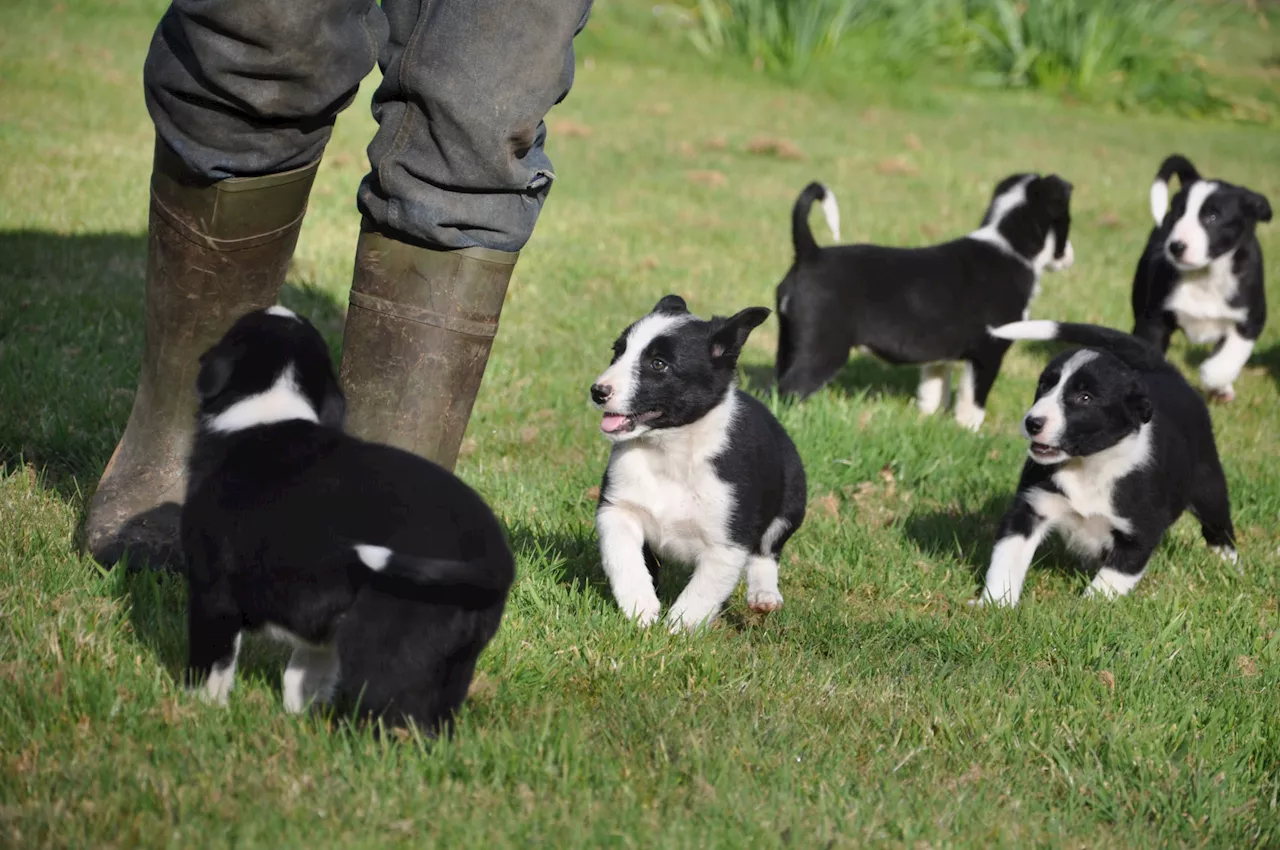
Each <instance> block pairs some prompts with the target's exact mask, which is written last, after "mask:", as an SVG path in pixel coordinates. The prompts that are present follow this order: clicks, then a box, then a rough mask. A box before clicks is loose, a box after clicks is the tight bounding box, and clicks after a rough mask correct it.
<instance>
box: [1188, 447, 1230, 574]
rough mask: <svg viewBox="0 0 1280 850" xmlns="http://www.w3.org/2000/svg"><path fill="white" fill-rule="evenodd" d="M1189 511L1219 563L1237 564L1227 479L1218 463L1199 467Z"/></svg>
mask: <svg viewBox="0 0 1280 850" xmlns="http://www.w3.org/2000/svg"><path fill="white" fill-rule="evenodd" d="M1191 512H1192V513H1193V514H1195V516H1196V519H1198V520H1200V533H1201V534H1202V535H1204V542H1205V543H1206V544H1207V545H1208V546H1209V549H1210V550H1212V551H1213V552H1215V553H1216V554H1217V555H1218V556H1219V557H1220V558H1222V560H1224V561H1228V562H1230V563H1232V564H1237V569H1239V567H1238V564H1239V560H1240V555H1239V553H1238V552H1237V551H1236V533H1235V526H1234V525H1232V522H1231V499H1230V498H1229V496H1228V495H1227V479H1226V476H1225V475H1224V474H1223V471H1222V465H1221V464H1220V463H1218V462H1216V461H1215V462H1213V463H1206V464H1203V465H1202V466H1201V468H1200V470H1199V473H1198V475H1197V476H1196V482H1195V487H1194V490H1193V492H1192V494H1191Z"/></svg>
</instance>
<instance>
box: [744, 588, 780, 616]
mask: <svg viewBox="0 0 1280 850" xmlns="http://www.w3.org/2000/svg"><path fill="white" fill-rule="evenodd" d="M747 607H748V608H750V609H751V610H752V611H755V612H757V613H759V614H768V613H769V612H771V611H777V610H778V609H779V608H781V607H782V594H781V593H779V592H778V591H776V590H757V591H755V592H753V593H748V594H747Z"/></svg>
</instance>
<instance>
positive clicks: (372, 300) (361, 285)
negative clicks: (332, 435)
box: [341, 228, 519, 470]
mask: <svg viewBox="0 0 1280 850" xmlns="http://www.w3.org/2000/svg"><path fill="white" fill-rule="evenodd" d="M518 256H519V255H518V254H514V253H507V252H505V251H494V250H490V249H488V248H461V249H456V250H434V249H431V248H423V247H419V246H415V245H408V244H405V243H403V242H398V241H396V240H394V239H391V238H388V237H386V236H383V235H381V234H378V233H374V232H371V231H370V230H368V229H367V228H366V229H365V230H364V231H363V232H362V233H361V234H360V242H359V244H358V245H357V246H356V264H355V273H354V275H353V279H352V284H351V304H350V309H349V310H348V312H347V324H346V330H345V332H344V334H343V342H342V378H341V380H342V387H343V390H344V391H345V392H346V394H347V428H348V430H350V431H351V433H353V434H355V435H356V436H358V437H361V438H363V439H366V440H372V441H374V442H378V443H389V444H390V445H393V446H396V447H398V448H402V449H405V450H406V451H410V452H413V453H414V454H416V455H419V456H421V457H425V458H427V459H428V460H432V461H435V462H436V463H438V464H440V465H441V466H443V467H445V468H446V469H450V470H451V469H453V466H454V464H455V463H456V462H457V460H458V449H459V447H460V446H461V445H462V435H463V433H464V432H465V431H466V429H467V420H468V419H470V418H471V408H472V406H473V405H474V404H475V400H476V393H477V392H478V391H479V389H480V379H481V378H482V377H484V367H485V364H486V363H487V362H488V360H489V349H490V348H491V347H492V346H493V338H494V336H496V335H497V333H498V316H499V314H501V312H502V302H503V300H504V299H505V298H506V294H507V284H508V282H509V281H510V280H511V272H512V270H513V269H514V268H515V263H516V258H517V257H518Z"/></svg>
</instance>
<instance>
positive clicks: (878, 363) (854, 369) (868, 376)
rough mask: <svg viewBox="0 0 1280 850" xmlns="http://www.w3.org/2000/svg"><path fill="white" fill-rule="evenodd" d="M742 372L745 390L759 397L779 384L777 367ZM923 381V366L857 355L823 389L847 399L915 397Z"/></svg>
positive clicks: (758, 367)
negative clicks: (896, 364) (888, 361)
mask: <svg viewBox="0 0 1280 850" xmlns="http://www.w3.org/2000/svg"><path fill="white" fill-rule="evenodd" d="M742 373H743V375H744V376H745V378H746V381H745V388H746V389H748V390H750V391H751V392H754V393H756V394H768V393H769V391H771V390H772V389H773V388H774V387H775V386H776V385H777V383H778V377H777V375H776V374H775V371H774V366H773V364H769V365H767V366H765V365H757V364H752V365H747V366H743V367H742ZM919 380H920V370H919V367H916V366H893V365H891V364H889V363H886V362H884V361H883V360H880V359H879V358H877V357H875V356H873V355H870V354H856V353H855V354H854V355H853V356H852V357H850V358H849V362H848V363H846V364H845V365H844V367H843V368H842V369H841V370H840V372H839V373H837V374H836V376H835V377H834V378H832V379H831V381H829V382H828V383H827V385H826V387H824V388H823V389H825V390H827V391H831V390H832V389H834V390H836V391H838V392H840V393H842V394H844V395H846V396H853V395H858V394H860V393H863V392H865V393H866V394H867V395H868V396H869V397H872V398H874V397H876V396H901V395H906V396H914V395H915V392H916V384H917V383H918V382H919ZM819 392H822V390H819Z"/></svg>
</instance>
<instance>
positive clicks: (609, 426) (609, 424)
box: [600, 413, 627, 434]
mask: <svg viewBox="0 0 1280 850" xmlns="http://www.w3.org/2000/svg"><path fill="white" fill-rule="evenodd" d="M625 424H627V417H625V416H623V415H622V414H621V413H606V414H605V415H604V418H603V419H601V420H600V430H601V431H604V432H605V433H606V434H612V433H613V432H614V431H617V430H618V429H619V428H621V427H622V426H623V425H625Z"/></svg>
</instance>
